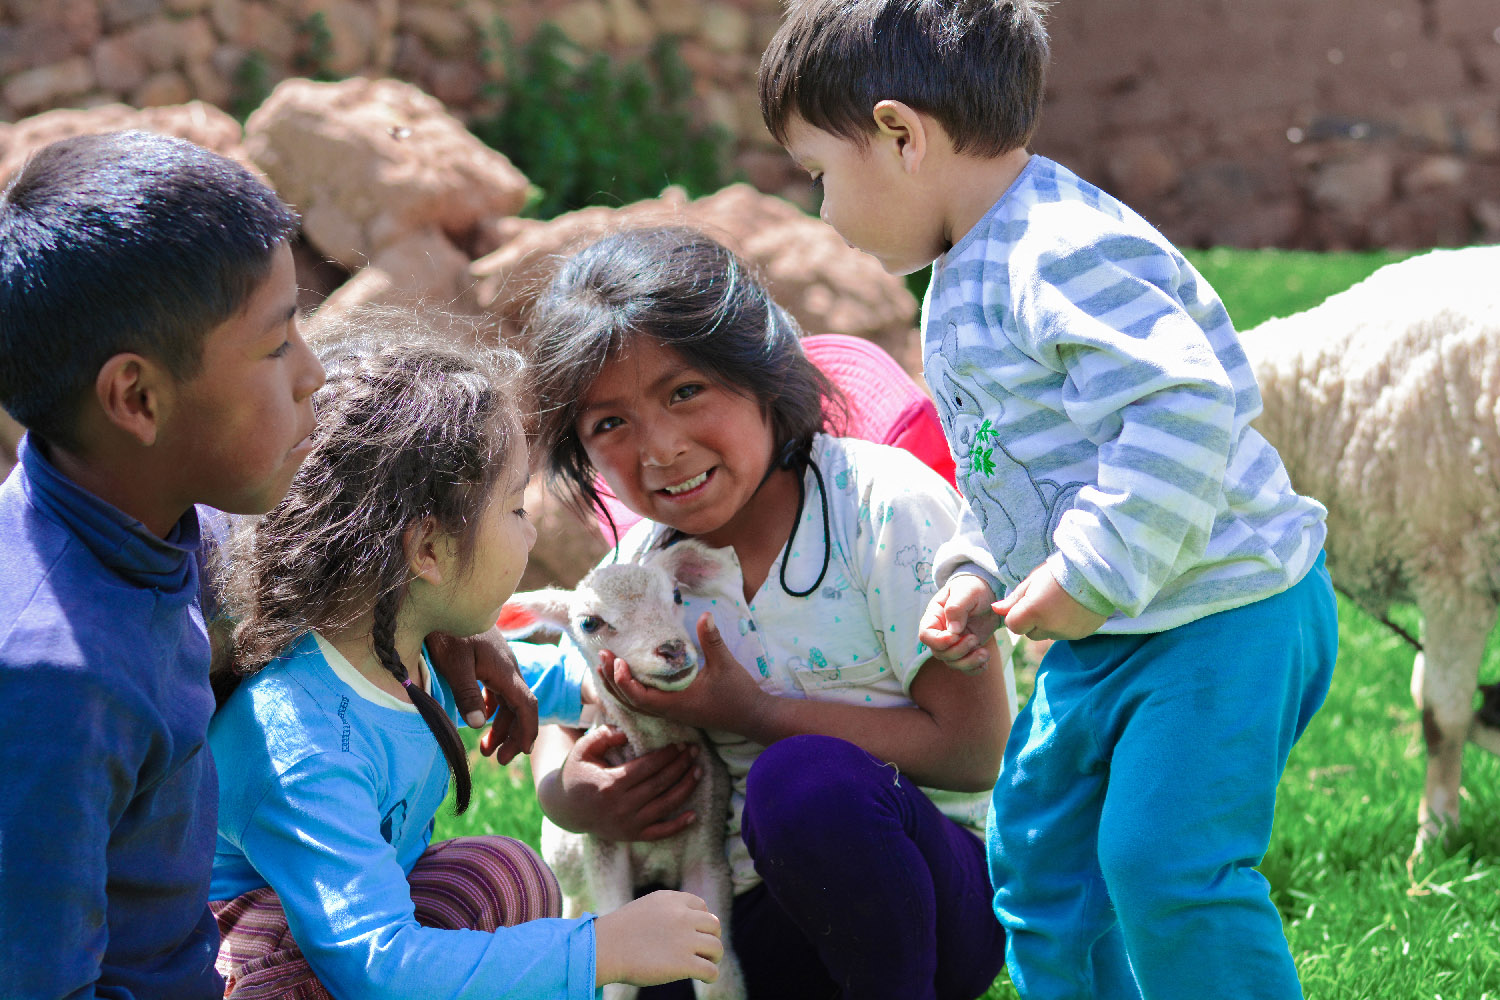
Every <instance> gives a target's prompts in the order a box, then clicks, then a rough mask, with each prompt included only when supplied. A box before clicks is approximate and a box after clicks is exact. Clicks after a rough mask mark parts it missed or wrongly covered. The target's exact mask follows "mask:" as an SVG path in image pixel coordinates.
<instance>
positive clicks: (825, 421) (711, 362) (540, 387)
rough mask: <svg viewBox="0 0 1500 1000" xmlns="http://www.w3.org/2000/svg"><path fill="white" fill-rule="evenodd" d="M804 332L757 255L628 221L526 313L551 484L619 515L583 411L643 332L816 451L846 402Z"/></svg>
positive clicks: (592, 507)
mask: <svg viewBox="0 0 1500 1000" xmlns="http://www.w3.org/2000/svg"><path fill="white" fill-rule="evenodd" d="M799 332H800V331H799V330H798V328H797V324H796V321H795V320H793V319H792V317H791V316H790V315H788V314H787V312H786V310H785V309H783V308H781V306H779V305H777V304H776V303H775V302H774V301H773V300H772V299H771V296H770V293H769V292H768V291H767V290H766V288H765V286H764V285H763V284H761V282H760V281H758V280H757V279H756V277H755V275H754V273H753V272H752V271H751V269H750V266H749V265H748V264H746V263H745V262H744V261H742V260H740V259H739V258H738V257H737V256H735V255H734V254H733V253H732V252H730V251H729V250H728V249H727V248H725V247H724V246H723V245H721V244H720V243H718V242H716V241H715V240H713V239H711V238H709V237H708V236H706V235H705V234H703V233H701V232H699V231H697V230H695V229H691V228H688V227H684V226H659V227H648V228H642V229H627V230H623V231H621V232H617V233H613V234H611V235H609V236H605V237H604V238H602V239H600V240H598V241H596V242H594V243H591V244H589V245H588V246H585V247H584V248H583V249H581V250H579V251H578V252H577V253H576V254H574V255H573V256H572V257H570V258H568V259H567V260H566V261H565V262H564V263H563V264H562V266H561V267H560V268H559V269H558V271H557V273H556V274H555V275H554V276H553V278H552V282H551V284H550V285H549V286H548V287H547V289H546V291H545V292H543V293H542V295H541V296H540V297H539V298H538V299H537V302H536V304H535V306H533V308H532V312H531V314H530V316H529V317H528V320H527V324H526V332H525V341H526V349H527V361H528V363H527V375H528V385H529V387H530V396H531V402H532V405H533V406H534V407H535V410H536V413H537V416H536V426H535V433H536V438H537V450H538V452H540V453H541V454H544V455H545V456H546V465H547V471H548V474H549V482H550V484H551V485H552V486H553V487H554V489H555V490H556V492H558V493H559V495H560V496H562V497H563V498H564V499H565V500H567V501H568V502H569V503H570V504H571V505H572V506H573V507H574V509H576V510H578V511H579V512H580V513H583V514H585V515H587V514H589V513H593V514H596V515H598V516H602V517H606V518H607V517H608V511H607V510H606V509H605V507H604V504H603V502H602V501H601V500H600V498H599V492H598V490H597V489H596V487H595V485H594V483H595V479H596V477H597V473H596V470H595V469H594V467H593V464H592V463H591V462H590V461H589V458H588V454H587V452H585V450H584V447H583V442H582V441H581V440H580V439H579V436H578V428H577V422H578V414H579V412H580V410H581V408H582V403H583V400H584V397H585V396H586V395H587V393H588V390H589V387H590V386H591V385H592V384H593V382H594V379H595V378H597V377H598V376H599V373H600V371H601V370H603V368H604V366H605V364H606V363H607V362H609V361H610V360H612V359H613V358H614V357H615V356H616V355H617V354H618V353H619V352H621V351H622V350H623V349H625V348H626V346H627V345H628V344H629V343H630V341H631V340H632V339H633V338H635V337H638V336H640V337H650V338H651V339H653V340H655V341H656V342H657V343H659V344H661V345H662V346H663V347H666V348H669V349H670V350H672V351H673V352H674V353H676V354H677V355H678V356H679V357H680V358H682V360H683V361H684V362H685V363H686V364H687V365H689V366H691V367H693V368H696V369H698V370H699V371H701V372H703V373H704V374H705V375H707V376H708V377H709V378H711V379H713V380H714V381H715V382H717V383H718V384H720V385H722V386H724V387H725V388H726V389H729V390H730V391H732V392H736V393H739V394H740V395H743V396H748V397H750V398H752V399H754V400H756V401H757V402H759V403H760V406H761V409H762V412H764V413H765V414H766V415H767V417H768V418H769V420H770V424H771V433H772V440H773V441H774V442H776V446H777V447H778V448H781V449H785V448H787V447H788V446H791V448H792V449H793V450H796V449H798V448H800V449H802V450H803V451H804V452H805V449H806V448H807V447H808V446H810V444H811V442H812V437H813V435H814V434H816V433H817V432H818V431H820V430H822V429H823V428H824V427H825V426H827V425H829V424H830V423H832V424H834V425H835V426H837V425H838V423H839V422H840V421H841V420H842V419H843V417H844V410H845V407H844V400H843V395H842V394H841V393H840V392H839V390H838V389H837V388H836V387H835V386H834V385H833V383H832V382H831V381H829V379H828V377H827V376H826V375H824V374H823V373H822V372H821V371H819V370H818V368H817V366H815V365H814V364H813V363H812V362H811V361H809V360H808V359H807V355H806V354H804V353H803V351H802V346H801V344H800V343H798V339H797V338H798V334H799ZM610 520H611V523H613V519H610Z"/></svg>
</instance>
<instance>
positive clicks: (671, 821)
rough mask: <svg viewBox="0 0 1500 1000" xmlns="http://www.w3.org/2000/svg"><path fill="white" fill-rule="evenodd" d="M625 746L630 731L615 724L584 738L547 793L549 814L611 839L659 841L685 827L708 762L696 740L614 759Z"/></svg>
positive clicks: (563, 823)
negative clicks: (621, 761) (688, 804)
mask: <svg viewBox="0 0 1500 1000" xmlns="http://www.w3.org/2000/svg"><path fill="white" fill-rule="evenodd" d="M624 745H625V734H624V733H622V732H621V731H620V730H618V729H615V728H613V727H610V726H600V727H597V728H594V729H591V730H589V731H588V732H586V733H584V734H583V735H582V736H580V737H579V738H578V742H577V743H575V744H574V745H573V749H572V750H570V751H568V756H567V759H565V760H564V761H563V765H562V767H561V768H560V769H559V770H558V772H557V779H556V784H555V786H554V787H553V788H552V789H547V790H546V791H547V792H551V793H552V794H546V795H545V799H546V801H545V805H546V807H547V816H548V817H549V818H550V819H551V820H552V821H553V822H554V823H556V824H557V825H558V826H560V827H562V828H563V829H565V830H572V831H573V832H575V833H591V834H593V835H594V836H596V837H603V838H605V839H606V840H659V839H661V838H662V837H670V836H671V835H672V834H674V833H678V832H679V831H681V830H683V829H685V828H686V827H687V826H688V825H689V824H691V823H692V822H693V821H694V820H695V819H697V818H698V816H697V813H695V812H693V811H692V810H691V809H689V810H687V811H686V812H683V811H682V807H683V804H684V803H685V802H686V801H687V800H688V796H690V795H691V794H692V793H693V789H694V788H696V787H697V786H698V779H699V778H701V777H702V776H703V767H702V765H701V764H699V763H698V759H697V758H698V747H697V746H696V745H687V746H684V745H681V744H674V745H673V746H669V747H663V748H661V749H660V750H653V751H652V752H651V753H648V754H645V755H643V756H640V757H637V758H635V759H634V760H630V761H626V762H625V763H624V764H611V763H610V762H609V760H608V755H609V752H610V751H611V750H614V749H615V748H616V747H622V746H624Z"/></svg>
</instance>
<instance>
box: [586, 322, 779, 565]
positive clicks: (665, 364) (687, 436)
mask: <svg viewBox="0 0 1500 1000" xmlns="http://www.w3.org/2000/svg"><path fill="white" fill-rule="evenodd" d="M576 427H577V432H578V437H579V440H580V441H581V442H582V444H583V447H584V450H585V451H586V452H587V453H588V457H589V461H590V462H592V463H593V466H594V468H595V469H597V470H598V471H599V473H600V474H601V475H602V476H603V477H604V481H605V482H606V483H607V484H608V485H609V488H610V491H611V492H612V493H614V495H615V496H616V497H618V498H619V499H620V501H621V502H622V503H624V504H625V506H627V507H629V508H630V509H631V510H633V511H635V512H636V513H637V514H639V515H641V516H642V517H645V518H649V519H650V520H653V521H656V522H658V523H660V524H665V525H667V526H669V527H672V528H676V529H677V530H678V531H681V532H683V533H684V534H687V535H693V536H696V537H698V538H702V539H703V540H704V541H706V542H707V543H708V544H710V545H714V546H728V545H734V544H735V542H736V541H741V539H740V538H739V530H738V529H739V528H741V527H742V526H743V525H744V523H745V522H746V521H747V520H748V519H747V518H746V517H745V509H746V506H747V505H748V504H749V503H750V500H751V498H752V497H754V496H755V493H756V491H757V490H758V489H759V488H760V486H761V483H762V481H763V480H764V478H765V475H766V470H767V469H768V468H769V467H770V464H771V453H772V450H773V441H772V434H771V425H770V421H769V420H768V419H767V417H766V414H765V413H764V412H763V411H762V408H761V404H760V402H759V401H758V400H756V399H755V398H754V397H753V396H750V395H742V394H740V393H737V392H734V391H732V390H731V389H729V388H727V387H725V386H724V385H722V384H720V383H718V382H715V381H713V380H712V379H710V378H709V377H708V376H707V375H705V374H704V373H702V372H701V371H698V370H697V369H695V368H692V367H689V366H688V365H687V363H686V362H684V361H683V359H682V357H681V356H680V355H678V354H677V353H676V352H675V351H673V350H671V349H670V348H667V347H663V346H662V345H661V344H659V343H658V342H656V341H655V340H653V339H651V338H650V337H635V338H632V340H631V342H630V344H629V346H627V347H626V348H625V349H624V350H623V351H621V352H620V353H619V354H617V355H615V356H614V357H612V358H611V359H610V360H609V361H608V362H607V363H606V364H605V366H604V368H603V370H602V371H601V372H600V373H599V377H598V378H596V379H594V382H593V384H592V385H591V386H589V389H588V391H587V392H586V393H585V395H584V398H583V401H582V407H581V409H580V410H579V415H578V422H577V425H576Z"/></svg>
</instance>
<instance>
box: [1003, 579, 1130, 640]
mask: <svg viewBox="0 0 1500 1000" xmlns="http://www.w3.org/2000/svg"><path fill="white" fill-rule="evenodd" d="M994 609H995V611H996V613H998V614H1000V615H1002V616H1004V618H1005V627H1006V628H1008V629H1010V630H1011V631H1012V632H1014V633H1015V634H1016V635H1021V636H1025V637H1026V638H1028V639H1082V638H1083V637H1084V636H1089V635H1093V634H1094V633H1095V632H1097V631H1098V630H1099V626H1100V625H1103V624H1104V622H1105V621H1106V616H1105V615H1101V614H1098V613H1097V612H1094V611H1090V610H1089V609H1088V608H1086V607H1084V606H1083V605H1082V604H1079V603H1078V602H1077V601H1076V600H1074V599H1073V596H1072V595H1071V594H1069V593H1068V592H1067V591H1066V590H1063V589H1062V586H1061V585H1060V584H1059V583H1058V582H1057V578H1056V577H1054V576H1053V575H1052V571H1051V570H1050V569H1048V568H1047V564H1046V563H1043V564H1042V565H1040V566H1038V567H1037V568H1036V569H1034V570H1032V571H1031V573H1030V574H1029V575H1028V576H1027V577H1026V579H1024V580H1022V581H1021V582H1020V583H1019V584H1017V585H1016V589H1015V590H1013V591H1011V592H1010V594H1009V596H1007V597H1005V598H1004V599H1002V600H999V601H996V602H995V604H994Z"/></svg>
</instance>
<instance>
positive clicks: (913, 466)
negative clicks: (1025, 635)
mask: <svg viewBox="0 0 1500 1000" xmlns="http://www.w3.org/2000/svg"><path fill="white" fill-rule="evenodd" d="M812 459H813V462H814V463H815V464H816V466H817V468H818V470H819V471H820V472H821V474H822V482H823V486H824V487H825V488H826V489H827V498H828V539H827V543H826V551H827V553H828V567H827V572H826V573H825V574H824V575H823V579H822V582H821V583H820V584H819V585H818V586H817V587H816V589H814V591H813V592H812V593H810V594H808V595H807V596H805V597H793V596H792V595H790V594H788V593H787V592H786V590H785V589H783V587H782V585H781V582H780V575H781V572H782V565H783V562H784V563H785V565H786V580H787V584H788V585H789V586H790V587H791V588H792V589H793V590H799V591H800V590H804V589H806V588H807V587H809V586H811V585H812V583H813V581H815V580H816V579H817V578H818V574H819V570H820V568H821V567H822V565H823V557H824V552H825V540H824V537H823V514H822V506H821V502H820V499H819V496H820V493H819V483H818V478H817V476H815V475H814V473H813V471H812V469H811V468H809V469H808V471H807V473H806V474H805V477H804V487H805V496H806V500H805V502H804V504H803V510H802V514H801V517H800V519H799V521H798V524H797V530H796V532H795V534H794V535H793V537H792V539H791V541H790V543H789V545H788V547H787V548H784V549H783V550H782V552H781V554H780V555H779V556H778V557H777V559H776V561H775V562H774V563H773V564H772V566H771V570H770V572H769V573H768V574H767V576H766V581H765V583H763V584H762V585H761V588H760V590H759V591H758V592H757V593H756V595H755V599H754V600H753V601H750V602H748V603H747V602H746V601H745V598H744V586H743V583H742V580H741V578H740V577H739V576H738V575H736V576H735V577H734V578H733V579H730V580H722V581H716V583H715V585H714V586H713V589H711V590H710V591H706V592H693V591H690V590H689V589H687V588H684V589H683V591H682V597H683V616H684V620H685V622H686V623H687V624H688V626H689V629H690V630H691V627H692V623H694V622H695V621H696V620H697V618H698V616H699V615H700V614H701V613H702V612H703V611H704V610H705V609H707V610H709V611H712V612H713V615H714V620H715V622H716V623H717V625H718V627H719V631H720V633H722V634H723V636H724V641H725V643H726V644H727V645H728V647H729V650H730V651H731V652H732V653H733V654H734V656H735V659H737V660H738V661H739V662H740V663H741V664H742V665H743V666H744V667H745V669H747V670H749V671H750V672H751V673H752V675H754V676H755V678H756V679H757V680H758V681H759V683H760V686H761V687H762V688H763V689H764V690H766V691H768V692H771V693H773V694H776V695H779V696H782V697H787V698H817V699H821V700H825V701H839V702H847V703H852V704H863V705H870V706H872V707H888V706H906V705H912V704H914V702H913V701H912V699H911V695H910V691H911V685H912V681H913V680H915V678H916V675H917V671H918V670H920V669H921V668H922V665H923V664H924V663H926V662H927V658H928V655H929V653H928V650H927V648H926V647H925V646H923V645H922V644H921V643H920V642H919V641H918V640H917V628H918V625H919V623H920V620H921V616H922V612H923V611H924V610H925V609H926V607H927V602H928V601H929V600H930V599H931V597H932V595H933V593H934V592H935V590H936V586H935V583H934V579H933V567H934V563H935V562H936V563H938V565H939V568H940V570H941V571H943V572H944V576H943V580H944V581H945V582H946V580H947V578H948V576H951V575H953V573H955V572H961V571H969V572H977V573H978V575H981V576H987V577H989V578H991V579H993V577H994V576H995V574H996V567H995V564H994V559H993V558H992V557H991V555H990V553H989V551H988V549H986V548H985V544H984V539H983V536H982V535H981V533H980V530H979V525H978V522H977V521H976V520H975V519H974V515H973V514H972V513H971V512H970V511H969V509H968V506H967V505H966V504H965V503H964V502H963V499H962V498H961V497H960V496H959V495H958V494H957V493H956V492H954V490H953V489H952V487H950V486H949V485H948V484H947V483H946V482H945V481H944V480H943V479H942V478H941V477H940V476H938V475H937V473H935V472H933V471H932V470H931V469H929V468H928V467H927V466H926V465H924V464H923V463H922V462H921V461H919V460H918V459H917V458H915V457H914V456H912V455H911V454H910V453H909V452H906V451H903V450H901V449H899V448H892V447H888V446H886V445H880V444H873V443H871V442H868V441H860V440H855V439H852V438H834V437H828V436H826V435H819V436H818V437H817V438H815V439H814V442H813V450H812ZM669 533H670V532H669V529H667V528H665V527H663V526H661V525H659V524H655V523H652V522H650V521H643V522H641V523H640V524H638V525H636V526H635V528H633V529H632V530H631V531H630V532H629V533H628V534H627V535H626V536H625V538H624V539H623V540H622V541H621V543H620V552H619V558H620V559H623V560H630V559H634V558H637V557H638V556H639V555H640V554H641V553H643V552H645V551H648V550H649V549H650V548H651V547H652V546H653V545H656V544H660V543H661V542H662V541H663V540H664V539H665V538H666V537H667V536H668V534H669ZM940 550H941V551H940ZM608 558H609V557H607V559H608ZM999 634H1000V636H1001V638H1002V641H1003V640H1004V637H1005V635H1006V633H1005V632H1004V631H1003V630H1002V631H1001V632H1000V633H999ZM1006 652H1007V653H1008V651H1006ZM1005 660H1006V662H1005V667H1004V669H1005V674H1006V681H1007V686H1008V687H1009V689H1010V691H1009V693H1010V704H1011V711H1012V713H1014V712H1015V707H1016V697H1015V679H1014V675H1013V673H1012V668H1011V664H1010V658H1009V656H1008V655H1007V656H1006V657H1005ZM942 669H947V668H946V667H942ZM709 735H710V737H711V738H712V739H713V742H714V746H715V749H717V751H718V753H719V756H720V757H721V758H723V760H724V763H725V764H726V765H727V766H728V768H729V773H730V776H731V778H732V779H733V783H734V793H733V797H732V800H731V815H730V819H729V834H730V842H729V858H730V862H731V864H732V866H733V869H734V882H735V892H736V893H740V892H744V891H745V890H747V889H749V888H751V887H753V886H754V885H755V884H756V883H757V882H759V877H758V876H757V875H756V874H755V867H754V864H753V863H752V861H751V859H750V854H749V851H748V850H747V849H746V847H745V845H744V842H743V841H742V840H741V838H740V821H741V815H742V813H743V810H744V804H745V776H746V775H747V774H748V773H749V771H750V765H751V764H753V763H754V762H755V759H756V757H758V756H759V755H760V752H761V750H763V749H764V748H763V747H762V746H760V745H759V744H757V743H753V742H751V741H749V740H746V739H744V738H743V737H740V736H738V735H735V734H733V733H710V734H709ZM923 791H924V792H926V793H927V796H928V797H929V798H930V799H932V801H933V802H934V803H935V804H936V805H937V806H938V808H939V809H941V810H942V812H943V813H944V814H945V815H947V816H949V817H950V818H952V819H954V820H955V821H957V822H959V823H962V824H963V825H965V826H968V827H970V828H972V829H974V830H975V831H976V832H981V833H982V831H983V829H984V819H985V812H986V810H987V808H988V805H989V798H990V796H989V793H988V792H975V793H967V792H950V791H943V790H938V789H928V788H924V789H923Z"/></svg>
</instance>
